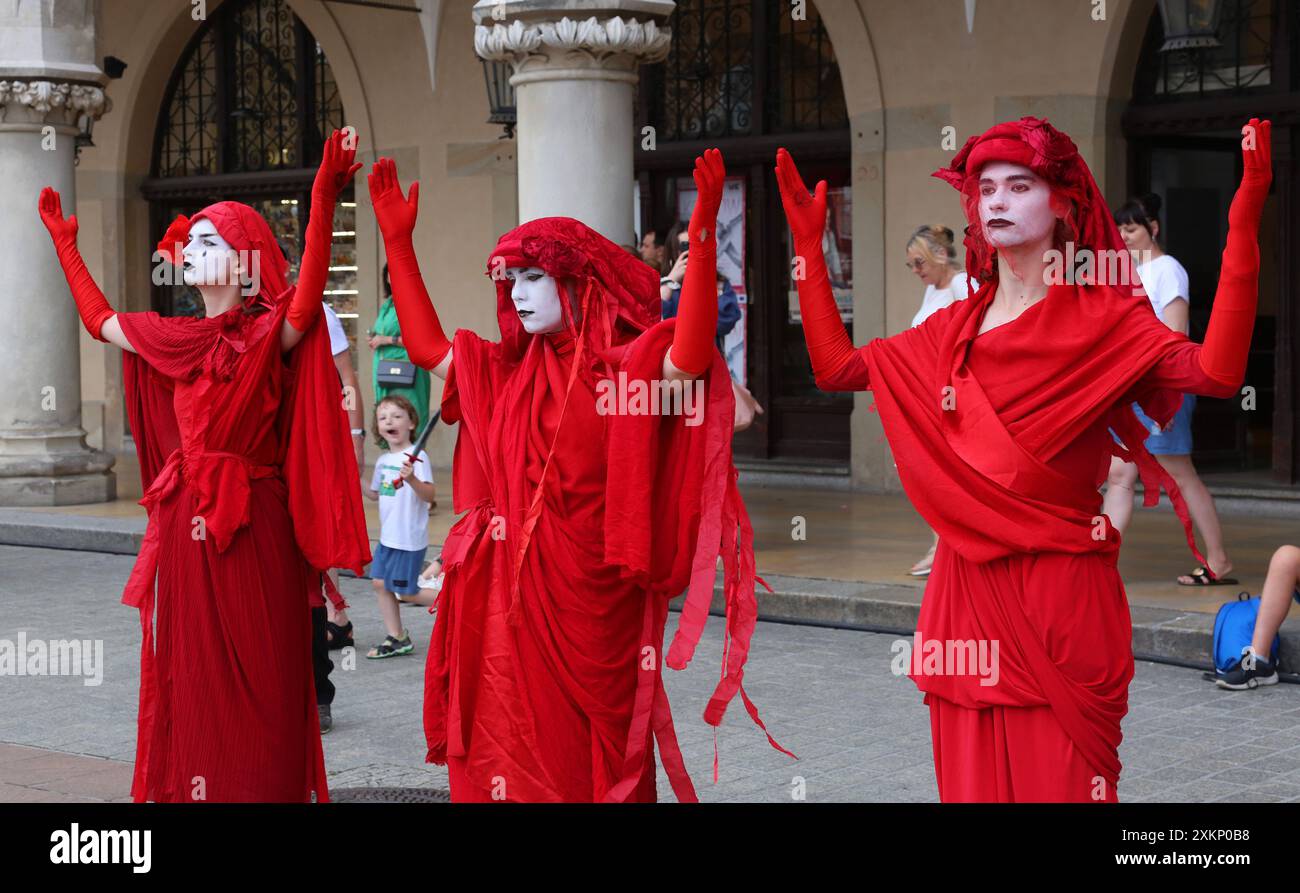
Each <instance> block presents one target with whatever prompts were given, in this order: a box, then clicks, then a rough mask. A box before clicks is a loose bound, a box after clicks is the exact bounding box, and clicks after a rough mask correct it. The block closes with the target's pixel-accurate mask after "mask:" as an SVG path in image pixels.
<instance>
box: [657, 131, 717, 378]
mask: <svg viewBox="0 0 1300 893" xmlns="http://www.w3.org/2000/svg"><path fill="white" fill-rule="evenodd" d="M694 176H695V188H696V190H697V191H698V192H697V195H696V199H695V210H694V211H692V212H691V223H690V226H689V227H688V228H687V233H688V234H689V237H690V243H691V248H690V260H688V261H687V262H686V276H685V278H684V279H683V280H682V297H681V302H680V303H679V304H678V305H677V329H676V330H675V331H674V332H673V346H672V349H671V350H669V352H668V358H669V359H670V360H671V361H672V364H673V365H674V366H676V367H677V368H678V369H680V370H682V371H683V372H687V373H690V374H691V375H699V374H700V373H702V372H703V371H704V370H706V369H708V368H709V365H710V364H711V363H712V362H713V355H714V354H715V353H716V352H717V351H716V349H715V348H714V346H713V339H714V336H715V335H716V334H717V328H718V240H717V238H716V229H717V223H718V206H719V205H721V204H722V184H723V181H724V180H726V178H727V170H726V168H725V167H724V166H723V163H722V153H721V152H720V151H718V150H717V149H705V150H704V155H702V156H700V157H698V158H696V159H695V174H694Z"/></svg>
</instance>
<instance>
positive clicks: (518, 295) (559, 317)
mask: <svg viewBox="0 0 1300 893" xmlns="http://www.w3.org/2000/svg"><path fill="white" fill-rule="evenodd" d="M506 277H507V278H508V279H509V280H510V282H511V286H510V300H512V301H514V302H515V312H516V313H518V314H519V320H520V322H522V323H523V324H524V331H525V332H527V333H528V334H530V335H545V334H547V333H548V332H558V331H560V330H561V329H562V328H564V314H563V312H561V310H560V290H559V287H558V285H557V283H556V281H555V279H554V277H552V276H549V275H547V273H546V271H545V270H543V269H542V268H541V267H508V268H507V269H506Z"/></svg>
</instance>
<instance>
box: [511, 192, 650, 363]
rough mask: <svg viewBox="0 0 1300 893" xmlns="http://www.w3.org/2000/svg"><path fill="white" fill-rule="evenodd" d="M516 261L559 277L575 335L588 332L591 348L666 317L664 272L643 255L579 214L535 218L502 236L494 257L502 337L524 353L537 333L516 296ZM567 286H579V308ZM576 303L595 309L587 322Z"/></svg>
mask: <svg viewBox="0 0 1300 893" xmlns="http://www.w3.org/2000/svg"><path fill="white" fill-rule="evenodd" d="M509 267H539V268H541V269H543V270H545V271H546V273H547V274H548V275H550V276H553V277H554V278H555V279H556V280H557V281H558V283H559V284H560V287H561V288H560V295H561V302H562V303H563V305H564V319H565V323H566V325H567V326H568V329H569V334H570V335H572V336H574V337H577V335H578V333H579V331H583V330H585V331H586V333H587V336H586V338H587V342H588V346H587V350H588V351H590V354H589V355H597V354H599V353H600V352H601V351H604V350H606V349H608V348H610V347H616V346H619V345H622V344H625V343H627V342H628V341H631V340H632V339H633V338H635V337H636V336H637V335H638V334H639V333H641V332H643V331H645V330H646V329H648V328H650V327H651V326H652V325H654V324H655V323H657V322H658V321H659V319H660V317H661V310H660V299H659V277H658V275H657V274H656V273H655V271H654V270H653V269H651V268H650V267H649V266H647V265H646V264H645V263H643V262H642V261H641V260H640V259H639V258H636V257H633V256H632V255H631V254H630V253H629V252H628V251H627V250H626V249H624V248H620V247H619V246H618V245H615V244H614V243H613V242H611V241H610V240H609V239H607V238H605V237H604V236H602V235H601V234H600V233H598V232H596V231H595V230H593V229H592V228H591V227H589V226H587V225H586V224H585V223H582V222H580V221H578V220H574V219H573V218H571V217H542V218H539V219H537V220H530V221H529V222H527V223H523V224H520V225H519V226H517V227H515V228H514V229H512V230H511V231H510V232H508V233H506V234H505V235H504V236H502V237H501V238H500V239H498V240H497V245H496V248H495V249H493V251H492V253H491V254H490V255H489V256H488V262H487V275H488V276H489V277H491V278H492V280H493V281H494V282H495V283H496V289H497V321H498V322H499V323H500V325H501V343H502V344H504V345H507V346H508V348H509V350H510V352H511V353H512V354H513V355H514V356H516V357H518V356H522V355H523V353H524V350H525V349H526V348H527V346H528V341H529V338H530V337H531V336H530V335H529V333H528V332H526V331H524V327H523V323H521V322H520V321H519V314H518V313H516V312H515V305H514V302H513V301H512V300H511V299H510V280H509V279H507V278H506V277H505V270H506V269H507V268H509ZM566 286H567V287H569V288H572V289H573V291H574V294H573V295H572V297H573V299H574V300H575V301H576V302H577V304H578V306H577V307H576V308H575V307H573V305H572V304H570V302H569V301H565V300H564V297H565V295H564V292H565V289H566ZM584 307H585V311H584ZM575 309H576V310H577V313H578V314H579V315H580V314H581V313H583V312H586V313H590V314H593V316H592V318H591V319H590V320H588V324H587V325H586V326H585V327H584V326H582V325H581V319H575V312H574V311H575Z"/></svg>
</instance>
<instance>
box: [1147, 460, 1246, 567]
mask: <svg viewBox="0 0 1300 893" xmlns="http://www.w3.org/2000/svg"><path fill="white" fill-rule="evenodd" d="M1156 461H1158V462H1159V463H1160V464H1161V465H1163V466H1164V468H1165V470H1166V471H1168V472H1169V474H1170V475H1172V476H1173V479H1174V483H1176V484H1177V485H1178V489H1179V490H1180V491H1182V494H1183V499H1185V500H1187V511H1188V513H1189V514H1190V515H1191V516H1192V523H1193V524H1194V525H1195V527H1196V530H1197V532H1198V533H1200V535H1201V541H1202V542H1203V543H1205V560H1206V561H1208V562H1209V564H1210V571H1211V572H1212V573H1213V574H1214V575H1215V576H1216V577H1222V576H1225V575H1226V574H1229V573H1231V571H1232V562H1231V561H1229V560H1228V553H1227V552H1226V551H1225V550H1224V548H1223V529H1222V527H1221V526H1220V525H1219V513H1218V512H1217V511H1216V510H1215V508H1214V497H1213V496H1211V495H1210V491H1209V490H1208V489H1206V487H1205V484H1204V483H1202V481H1201V477H1200V475H1198V474H1197V473H1196V467H1195V466H1194V465H1193V464H1192V457H1191V456H1190V455H1184V456H1156ZM1178 582H1180V583H1183V584H1185V585H1191V584H1195V583H1196V581H1195V580H1193V579H1192V578H1191V577H1189V576H1187V575H1185V574H1184V575H1183V576H1181V577H1179V578H1178Z"/></svg>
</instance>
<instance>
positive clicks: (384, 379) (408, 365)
mask: <svg viewBox="0 0 1300 893" xmlns="http://www.w3.org/2000/svg"><path fill="white" fill-rule="evenodd" d="M375 378H376V380H377V381H378V382H379V383H380V384H381V385H384V386H385V387H390V388H410V387H414V386H415V364H414V363H412V362H411V361H410V360H380V361H379V369H378V371H377V372H376V373H375Z"/></svg>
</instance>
